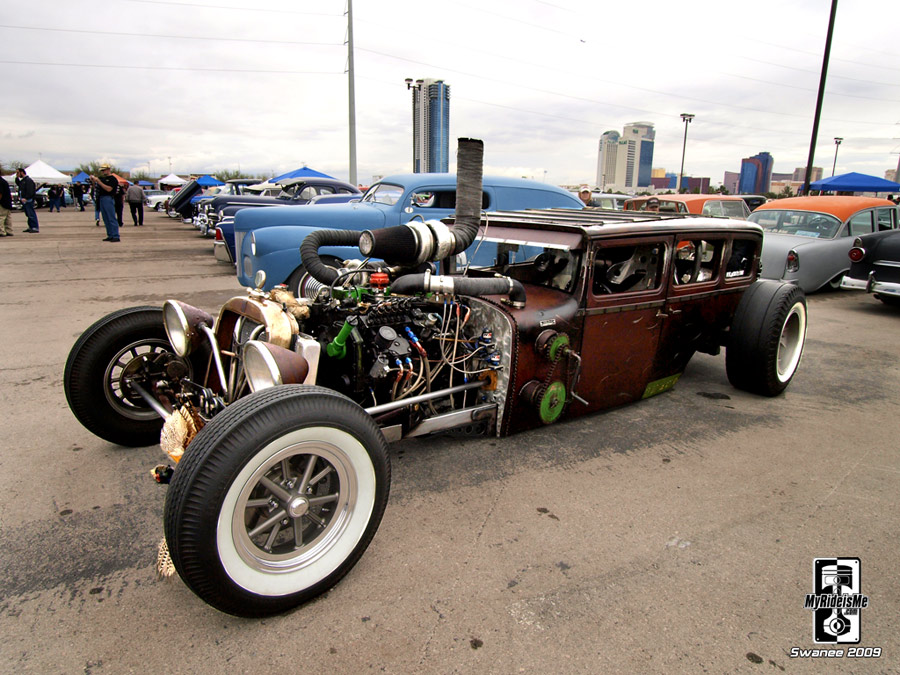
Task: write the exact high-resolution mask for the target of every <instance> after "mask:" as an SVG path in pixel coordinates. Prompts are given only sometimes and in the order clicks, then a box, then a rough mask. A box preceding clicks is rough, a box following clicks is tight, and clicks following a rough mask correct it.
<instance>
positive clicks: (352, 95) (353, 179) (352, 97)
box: [347, 0, 359, 185]
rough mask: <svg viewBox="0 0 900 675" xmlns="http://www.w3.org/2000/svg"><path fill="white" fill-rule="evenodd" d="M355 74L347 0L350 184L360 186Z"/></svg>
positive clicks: (350, 15)
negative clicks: (357, 158)
mask: <svg viewBox="0 0 900 675" xmlns="http://www.w3.org/2000/svg"><path fill="white" fill-rule="evenodd" d="M354 82H355V77H354V72H353V1H352V0H347V84H348V88H349V91H348V95H347V98H348V108H349V109H350V110H349V112H350V115H349V117H350V119H349V124H348V126H349V127H350V184H351V185H359V182H358V180H357V176H356V85H355V83H354Z"/></svg>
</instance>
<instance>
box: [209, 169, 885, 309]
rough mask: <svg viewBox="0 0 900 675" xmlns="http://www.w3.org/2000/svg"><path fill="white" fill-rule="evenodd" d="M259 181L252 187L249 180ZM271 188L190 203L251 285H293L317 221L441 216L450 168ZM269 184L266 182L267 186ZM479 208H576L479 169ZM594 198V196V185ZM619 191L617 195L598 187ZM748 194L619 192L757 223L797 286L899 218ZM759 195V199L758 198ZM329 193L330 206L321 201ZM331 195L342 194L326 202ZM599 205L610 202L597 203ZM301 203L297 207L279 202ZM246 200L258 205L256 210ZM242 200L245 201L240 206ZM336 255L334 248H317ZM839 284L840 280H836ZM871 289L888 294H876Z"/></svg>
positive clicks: (771, 254)
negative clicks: (261, 281) (366, 184)
mask: <svg viewBox="0 0 900 675" xmlns="http://www.w3.org/2000/svg"><path fill="white" fill-rule="evenodd" d="M259 187H260V186H258V185H257V186H252V188H257V189H258V188H259ZM277 187H278V189H279V194H278V195H277V196H274V197H273V196H266V197H261V196H258V195H253V194H249V191H250V188H249V186H246V185H245V186H243V189H241V190H239V189H237V187H229V188H227V190H225V194H218V195H211V196H209V197H208V198H204V199H203V200H202V201H201V203H200V212H199V213H198V214H197V216H196V217H195V220H194V222H195V225H197V226H198V227H199V228H200V230H201V233H203V232H204V230H207V231H208V232H209V233H215V241H214V244H213V251H214V254H215V256H216V258H217V259H218V260H220V261H222V262H225V263H228V264H236V267H235V272H236V274H237V278H238V280H239V281H240V283H241V284H243V285H251V284H252V283H253V279H254V277H255V275H256V273H257V272H258V271H260V270H262V271H263V272H265V273H266V278H267V279H268V282H267V284H268V285H267V287H266V290H268V288H271V287H272V286H274V285H277V284H286V285H287V287H288V288H289V289H290V290H291V291H292V292H294V293H300V292H301V287H302V283H303V280H304V279H305V278H308V277H307V276H306V270H305V268H304V266H303V265H302V261H301V256H300V252H299V244H300V242H301V241H302V240H303V238H304V237H305V236H306V235H308V234H309V233H310V232H312V231H314V230H316V229H321V228H334V227H341V228H349V229H353V230H365V229H372V228H380V227H386V226H389V225H398V224H402V223H405V222H408V221H410V220H414V219H416V220H431V219H438V220H439V219H441V218H446V217H448V216H449V215H451V214H452V212H453V208H454V206H455V177H454V176H453V175H452V174H406V175H398V176H390V177H388V178H385V179H382V180H381V181H379V182H377V183H376V184H374V185H373V186H372V187H371V188H369V190H368V191H367V192H366V194H365V195H362V194H361V193H359V192H358V191H356V190H355V188H353V186H351V185H349V184H346V183H342V182H341V181H335V180H333V179H309V178H304V179H294V180H289V181H286V182H284V183H282V184H280V185H278V186H277ZM267 189H270V188H267ZM483 194H484V200H485V203H484V209H485V210H486V211H494V210H504V211H506V210H522V209H529V208H550V207H564V208H572V209H580V208H584V204H583V202H582V201H581V200H580V199H579V198H578V197H577V196H575V195H574V194H572V193H568V192H566V191H564V190H562V189H561V188H557V187H555V186H550V185H547V184H545V183H539V182H536V181H528V180H524V179H517V180H514V179H506V178H499V177H485V178H484V192H483ZM597 196H598V199H600V198H601V197H602V195H599V193H598V194H597ZM606 197H609V198H610V200H612V198H613V197H616V198H621V197H623V196H622V195H606ZM748 197H749V198H756V196H755V195H721V194H682V195H649V196H642V197H635V198H630V199H627V200H625V201H624V203H623V208H624V210H626V211H637V212H643V213H649V212H659V213H674V214H683V215H696V216H703V217H711V218H730V219H738V220H744V219H748V220H750V221H751V222H755V223H757V224H759V225H760V226H761V227H762V228H763V232H764V245H763V248H762V259H761V272H760V276H761V277H762V278H767V279H775V280H780V281H787V282H790V283H793V284H796V285H798V286H799V287H800V288H802V289H803V290H804V291H805V292H807V293H812V292H815V291H818V290H821V289H837V288H840V287H841V286H842V281H843V278H844V276H845V275H846V274H847V272H848V271H849V270H850V265H851V261H850V259H849V258H848V257H847V254H848V252H849V251H850V249H851V247H852V246H853V242H854V240H855V239H856V238H858V237H860V236H863V235H866V234H869V233H874V232H879V231H886V230H895V229H896V228H898V225H900V215H898V207H897V206H896V205H895V204H894V203H893V202H891V201H889V200H886V199H874V198H867V197H844V196H840V197H831V196H819V197H794V198H786V199H777V200H772V201H769V202H768V203H762V204H760V203H759V200H758V199H757V200H756V201H755V202H754V204H755V205H756V209H755V210H754V211H753V212H752V213H751V210H750V207H749V206H748V203H749V202H748V199H747V198H748ZM761 199H764V198H761ZM329 202H331V203H332V206H331V207H329V208H325V206H324V205H325V204H327V203H329ZM334 202H349V203H343V204H340V203H338V204H334ZM600 203H601V206H600V207H594V208H605V207H610V208H613V207H615V206H616V204H615V203H614V202H613V201H610V202H609V203H603V202H600ZM297 205H302V206H304V208H303V209H301V210H297V211H295V210H293V209H288V210H286V209H284V208H279V207H283V206H297ZM256 207H266V208H265V209H262V210H260V209H257V208H256ZM248 209H250V210H248ZM323 255H325V256H329V258H328V259H329V261H330V262H332V263H334V264H337V262H338V259H339V256H340V251H338V250H324V251H323ZM844 287H850V286H849V285H848V284H844ZM879 297H892V296H891V295H890V294H887V293H880V294H879Z"/></svg>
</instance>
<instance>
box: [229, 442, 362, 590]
mask: <svg viewBox="0 0 900 675" xmlns="http://www.w3.org/2000/svg"><path fill="white" fill-rule="evenodd" d="M357 492H358V490H357V486H356V479H355V474H354V472H353V470H352V466H351V464H350V459H349V457H348V456H347V455H346V454H345V453H344V451H343V450H342V449H341V448H340V447H339V446H337V445H335V444H333V443H330V442H327V441H320V440H315V441H312V440H311V441H304V442H301V443H295V444H291V445H289V446H287V447H285V448H284V449H282V450H281V451H279V452H277V453H276V454H274V455H272V456H271V457H269V458H268V459H267V460H266V461H264V462H263V463H262V464H260V466H259V467H258V468H257V469H256V470H255V471H254V472H253V474H252V475H251V476H250V477H249V479H248V480H247V481H246V482H245V483H244V485H243V486H242V488H241V490H240V493H239V494H238V497H237V502H236V504H235V507H234V511H233V515H232V519H231V524H232V527H231V534H232V540H233V543H234V546H235V549H236V552H237V554H238V556H240V558H241V560H242V561H243V562H244V564H246V565H247V566H248V567H250V568H251V569H253V570H256V571H258V572H263V573H273V572H274V573H290V572H295V571H298V570H302V569H304V568H306V567H308V566H310V565H312V564H314V563H315V562H316V561H318V560H319V559H321V558H322V557H323V556H325V555H327V553H328V552H329V551H330V550H331V549H332V548H333V547H334V545H335V544H336V543H337V541H338V540H339V539H340V538H341V535H342V534H343V533H344V530H345V529H346V527H347V525H348V523H349V522H350V519H351V516H352V514H353V511H354V509H355V508H356V496H357Z"/></svg>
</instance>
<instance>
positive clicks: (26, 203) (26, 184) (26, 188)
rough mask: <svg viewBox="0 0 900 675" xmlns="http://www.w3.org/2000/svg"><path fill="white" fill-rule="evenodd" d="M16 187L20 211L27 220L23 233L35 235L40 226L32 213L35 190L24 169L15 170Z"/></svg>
mask: <svg viewBox="0 0 900 675" xmlns="http://www.w3.org/2000/svg"><path fill="white" fill-rule="evenodd" d="M16 185H17V186H18V187H19V201H20V202H22V210H23V211H24V212H25V217H26V218H28V227H27V228H26V229H25V230H23V232H28V233H30V234H37V232H38V229H39V227H40V224H39V223H38V219H37V213H35V211H34V193H35V192H37V188H36V187H35V185H34V181H33V180H31V177H30V176H29V175H28V174H26V173H25V169H22V168H19V169H16Z"/></svg>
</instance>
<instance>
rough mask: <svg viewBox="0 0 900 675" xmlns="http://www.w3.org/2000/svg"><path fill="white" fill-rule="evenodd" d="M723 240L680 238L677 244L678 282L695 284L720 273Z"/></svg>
mask: <svg viewBox="0 0 900 675" xmlns="http://www.w3.org/2000/svg"><path fill="white" fill-rule="evenodd" d="M721 257H722V242H721V241H707V240H705V239H679V240H678V243H677V244H676V245H675V264H674V265H673V267H674V272H673V274H674V276H675V283H676V284H679V285H680V284H695V283H701V282H704V281H709V280H711V279H715V278H716V275H717V274H718V273H719V259H720V258H721Z"/></svg>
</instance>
